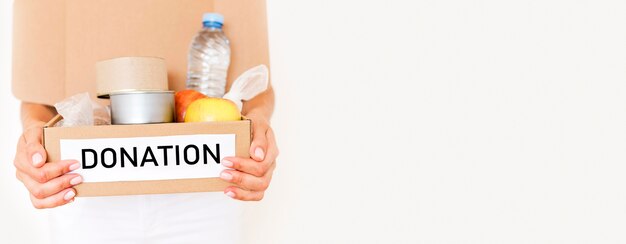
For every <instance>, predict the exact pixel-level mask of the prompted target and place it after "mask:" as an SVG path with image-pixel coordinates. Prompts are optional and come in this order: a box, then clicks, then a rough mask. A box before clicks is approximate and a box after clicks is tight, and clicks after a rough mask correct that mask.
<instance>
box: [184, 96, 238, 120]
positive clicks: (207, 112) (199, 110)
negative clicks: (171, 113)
mask: <svg viewBox="0 0 626 244" xmlns="http://www.w3.org/2000/svg"><path fill="white" fill-rule="evenodd" d="M234 120H241V112H239V108H237V105H235V103H234V102H232V101H231V100H228V99H223V98H214V97H205V98H200V99H198V100H196V101H194V102H192V103H191V104H189V107H187V112H186V114H185V122H208V121H234Z"/></svg>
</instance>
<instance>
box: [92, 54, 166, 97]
mask: <svg viewBox="0 0 626 244" xmlns="http://www.w3.org/2000/svg"><path fill="white" fill-rule="evenodd" d="M167 90H168V85H167V67H166V66H165V60H164V59H162V58H158V57H121V58H114V59H108V60H103V61H100V62H98V63H96V95H97V96H98V97H99V98H109V96H110V95H111V94H112V93H120V92H131V91H167Z"/></svg>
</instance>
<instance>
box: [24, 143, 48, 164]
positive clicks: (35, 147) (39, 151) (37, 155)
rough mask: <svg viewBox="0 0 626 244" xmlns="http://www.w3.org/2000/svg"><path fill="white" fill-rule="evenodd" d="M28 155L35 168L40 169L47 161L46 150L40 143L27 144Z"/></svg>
mask: <svg viewBox="0 0 626 244" xmlns="http://www.w3.org/2000/svg"><path fill="white" fill-rule="evenodd" d="M26 155H27V158H28V159H29V160H30V163H31V164H32V165H33V167H35V168H40V167H41V166H43V165H44V163H45V162H46V160H47V156H48V155H47V154H46V150H45V149H44V148H43V145H41V143H39V142H27V143H26Z"/></svg>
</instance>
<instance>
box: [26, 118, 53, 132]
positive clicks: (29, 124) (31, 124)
mask: <svg viewBox="0 0 626 244" xmlns="http://www.w3.org/2000/svg"><path fill="white" fill-rule="evenodd" d="M46 123H47V122H46V121H41V120H26V121H24V123H23V125H24V131H27V130H30V129H33V128H43V127H44V125H46Z"/></svg>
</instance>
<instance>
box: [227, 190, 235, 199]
mask: <svg viewBox="0 0 626 244" xmlns="http://www.w3.org/2000/svg"><path fill="white" fill-rule="evenodd" d="M226 196H229V197H231V198H235V193H234V192H232V191H227V192H226Z"/></svg>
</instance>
